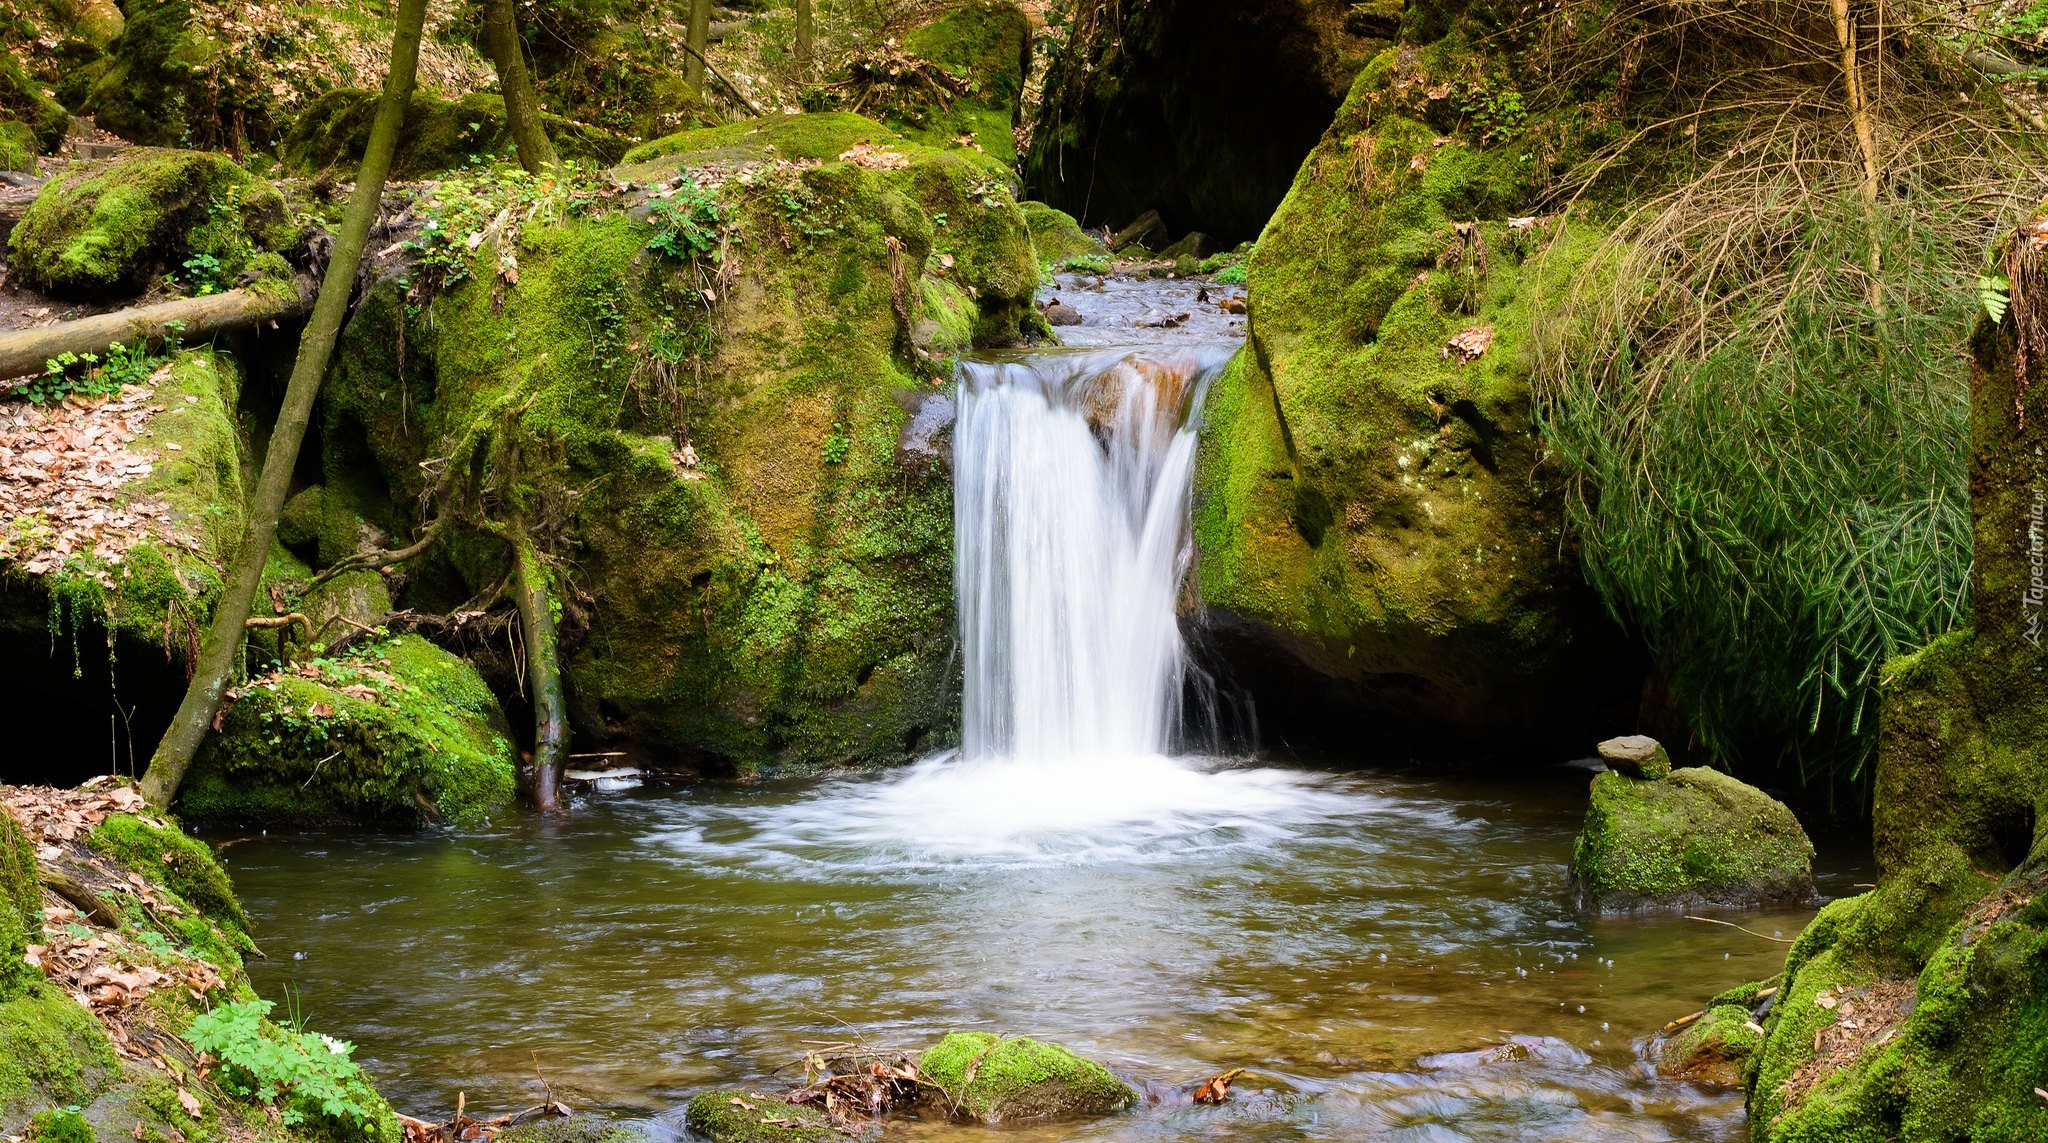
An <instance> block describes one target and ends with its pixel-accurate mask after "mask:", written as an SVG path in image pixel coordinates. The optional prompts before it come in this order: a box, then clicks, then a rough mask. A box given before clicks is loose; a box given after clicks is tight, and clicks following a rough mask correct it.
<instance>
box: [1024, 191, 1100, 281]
mask: <svg viewBox="0 0 2048 1143" xmlns="http://www.w3.org/2000/svg"><path fill="white" fill-rule="evenodd" d="M1017 205H1018V206H1019V207H1021V208H1022V209H1023V211H1024V223H1025V225H1027V226H1029V227H1030V228H1031V245H1032V248H1033V249H1035V250H1037V251H1038V260H1039V261H1040V262H1045V263H1049V264H1051V265H1054V266H1058V265H1062V264H1064V263H1065V262H1066V260H1067V259H1069V258H1083V257H1086V256H1088V255H1090V254H1106V253H1108V252H1109V251H1108V248H1106V247H1104V246H1103V245H1102V240H1101V239H1099V238H1097V237H1095V236H1094V235H1092V234H1090V233H1088V232H1087V231H1085V230H1083V229H1081V224H1080V223H1078V222H1076V221H1074V216H1073V215H1071V214H1068V213H1067V212H1066V211H1064V210H1058V209H1055V208H1053V207H1050V206H1047V205H1045V204H1044V203H1042V202H1020V203H1018V204H1017Z"/></svg>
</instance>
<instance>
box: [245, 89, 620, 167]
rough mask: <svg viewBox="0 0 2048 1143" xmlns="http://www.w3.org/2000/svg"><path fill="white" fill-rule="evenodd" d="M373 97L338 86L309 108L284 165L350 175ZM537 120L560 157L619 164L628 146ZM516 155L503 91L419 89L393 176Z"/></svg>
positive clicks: (601, 134) (571, 125)
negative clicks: (454, 95)
mask: <svg viewBox="0 0 2048 1143" xmlns="http://www.w3.org/2000/svg"><path fill="white" fill-rule="evenodd" d="M377 98H378V93H377V92H374V91H355V90H336V91H330V92H328V93H326V94H325V95H322V96H321V97H320V98H318V99H316V100H314V101H313V102H312V103H311V104H309V105H307V107H306V109H305V110H304V111H302V112H300V113H299V115H298V118H297V119H295V120H294V121H293V123H292V128H291V132H290V134H288V135H286V136H285V139H284V146H283V158H284V163H285V166H286V167H288V168H290V169H292V170H294V171H297V172H299V173H301V174H306V175H318V174H323V173H324V174H336V173H343V174H346V173H349V172H353V171H354V170H355V168H356V166H357V165H358V164H359V163H361V162H362V159H363V148H365V147H367V146H368V145H369V142H370V123H371V121H372V120H374V119H375V118H376V117H377ZM541 121H542V123H543V124H544V125H545V126H546V128H547V133H548V138H549V139H550V140H552V141H553V142H554V144H555V151H556V153H557V154H559V155H560V156H561V157H562V158H564V159H577V160H583V161H585V162H590V163H596V164H599V165H610V164H612V163H616V162H618V161H619V157H620V156H622V155H624V154H625V153H626V149H627V147H628V146H629V145H630V144H629V143H628V142H627V140H626V139H625V138H624V137H622V136H619V135H614V134H612V133H611V132H609V131H606V130H603V129H602V128H598V127H592V126H590V125H588V124H585V123H576V122H572V121H570V120H567V119H564V118H562V117H561V116H559V115H550V114H546V113H543V114H542V116H541ZM514 154H515V148H514V147H513V144H512V129H511V127H510V126H509V125H508V124H507V122H506V120H505V99H504V97H503V96H500V95H491V94H485V93H483V92H474V93H471V94H469V95H465V96H462V97H461V98H459V99H445V98H443V97H441V96H439V95H436V94H434V93H433V92H427V91H422V92H416V93H414V95H413V97H412V103H411V104H410V105H409V106H408V107H407V108H406V113H405V129H404V131H403V133H401V134H400V135H399V140H398V153H397V155H396V156H395V157H394V158H393V159H392V162H391V177H392V178H395V179H420V178H426V177H428V176H430V175H435V174H439V173H441V172H443V171H451V170H455V169H458V168H460V167H466V166H475V165H477V164H478V163H487V162H490V161H492V160H493V159H499V158H503V159H511V158H513V157H514Z"/></svg>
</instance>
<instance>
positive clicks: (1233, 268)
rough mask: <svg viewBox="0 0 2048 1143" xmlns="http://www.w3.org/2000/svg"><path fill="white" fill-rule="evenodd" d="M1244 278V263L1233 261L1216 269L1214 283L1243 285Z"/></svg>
mask: <svg viewBox="0 0 2048 1143" xmlns="http://www.w3.org/2000/svg"><path fill="white" fill-rule="evenodd" d="M1244 280H1245V279H1244V263H1242V262H1233V263H1231V264H1230V265H1228V266H1225V267H1223V268H1222V269H1221V270H1218V271H1216V284H1217V285H1219V286H1242V285H1244Z"/></svg>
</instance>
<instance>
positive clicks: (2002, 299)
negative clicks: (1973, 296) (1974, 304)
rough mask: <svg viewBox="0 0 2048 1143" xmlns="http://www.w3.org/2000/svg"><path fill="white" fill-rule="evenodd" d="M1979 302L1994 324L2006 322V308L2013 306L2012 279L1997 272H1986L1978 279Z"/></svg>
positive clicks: (1985, 314) (1986, 315)
mask: <svg viewBox="0 0 2048 1143" xmlns="http://www.w3.org/2000/svg"><path fill="white" fill-rule="evenodd" d="M1977 301H1978V302H1979V303H1980V304H1982V305H1983V307H1984V316H1985V317H1988V318H1990V319H1991V320H1992V322H1993V323H1994V324H1996V323H1998V322H2002V321H2004V320H2005V311H2006V308H2007V307H2009V306H2011V305H2012V279H2010V278H2008V277H2006V276H2005V275H2004V274H2001V273H1999V272H1997V271H1995V270H1987V271H1985V272H1984V273H1983V274H1982V275H1980V276H1979V277H1978V278H1977Z"/></svg>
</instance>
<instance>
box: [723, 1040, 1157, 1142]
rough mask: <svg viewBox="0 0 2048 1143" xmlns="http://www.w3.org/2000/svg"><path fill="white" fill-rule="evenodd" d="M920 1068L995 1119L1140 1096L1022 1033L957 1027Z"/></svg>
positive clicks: (953, 1096) (1101, 1110) (1102, 1107)
mask: <svg viewBox="0 0 2048 1143" xmlns="http://www.w3.org/2000/svg"><path fill="white" fill-rule="evenodd" d="M918 1067H919V1069H920V1070H921V1071H923V1073H924V1077H925V1078H926V1079H927V1080H929V1081H931V1082H932V1083H934V1084H937V1085H938V1086H939V1087H940V1088H941V1089H943V1090H944V1092H945V1094H946V1099H947V1100H948V1102H949V1103H950V1104H951V1105H952V1106H953V1107H954V1108H955V1109H956V1111H957V1113H958V1114H961V1115H966V1116H970V1117H972V1118H974V1119H978V1120H981V1121H982V1122H984V1123H990V1124H995V1123H1013V1122H1016V1121H1019V1120H1024V1119H1047V1118H1054V1117H1059V1116H1082V1115H1108V1114H1110V1113H1112V1112H1116V1111H1122V1110H1123V1109H1124V1108H1126V1107H1129V1106H1130V1105H1131V1104H1132V1103H1135V1102H1136V1101H1137V1099H1138V1093H1137V1092H1136V1091H1134V1090H1132V1088H1131V1087H1130V1085H1128V1084H1126V1083H1124V1082H1123V1081H1122V1080H1120V1079H1118V1078H1116V1077H1115V1076H1113V1075H1111V1074H1110V1073H1109V1069H1107V1068H1105V1067H1103V1066H1102V1065H1101V1064H1098V1063H1096V1062H1094V1061H1093V1060H1088V1059H1084V1058H1082V1057H1081V1056H1078V1055H1075V1054H1074V1053H1073V1052H1071V1051H1068V1050H1067V1049H1065V1048H1062V1047H1060V1046H1058V1045H1056V1044H1045V1043H1040V1042H1039V1041H1037V1040H1033V1039H1029V1038H1027V1037H1023V1036H1018V1037H1013V1038H1009V1039H1001V1038H998V1037H996V1036H992V1035H990V1034H989V1033H987V1032H953V1033H951V1034H949V1035H947V1037H946V1038H945V1039H943V1040H941V1041H939V1042H938V1044H937V1045H935V1046H933V1047H932V1048H930V1049H928V1050H927V1051H926V1052H925V1053H924V1055H923V1056H922V1057H921V1058H920V1059H919V1061H918ZM693 1106H694V1103H693Z"/></svg>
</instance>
